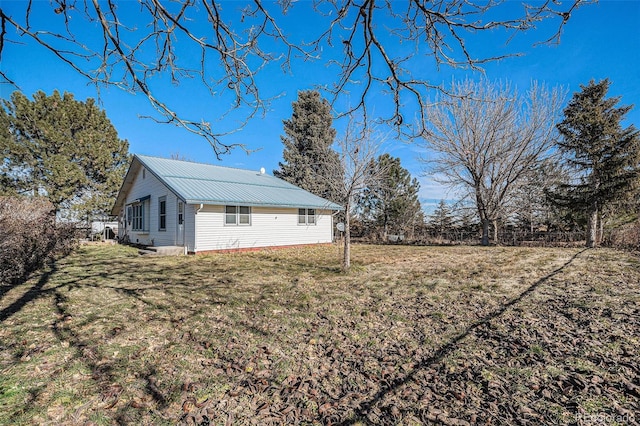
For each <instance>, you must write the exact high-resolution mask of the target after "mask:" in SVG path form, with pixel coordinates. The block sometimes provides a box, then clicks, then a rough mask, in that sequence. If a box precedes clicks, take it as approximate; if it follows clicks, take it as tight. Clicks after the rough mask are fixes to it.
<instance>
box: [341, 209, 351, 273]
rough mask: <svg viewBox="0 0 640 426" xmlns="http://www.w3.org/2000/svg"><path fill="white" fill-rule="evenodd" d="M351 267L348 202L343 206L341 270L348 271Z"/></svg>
mask: <svg viewBox="0 0 640 426" xmlns="http://www.w3.org/2000/svg"><path fill="white" fill-rule="evenodd" d="M350 267H351V225H350V221H349V203H347V205H346V206H345V215H344V253H343V257H342V270H343V271H348V270H349V268H350Z"/></svg>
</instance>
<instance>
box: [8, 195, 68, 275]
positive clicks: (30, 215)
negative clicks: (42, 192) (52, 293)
mask: <svg viewBox="0 0 640 426" xmlns="http://www.w3.org/2000/svg"><path fill="white" fill-rule="evenodd" d="M76 241H77V238H76V229H75V227H74V226H73V225H72V224H60V223H56V220H55V211H54V209H53V204H51V203H50V202H49V201H47V200H45V199H43V198H21V197H0V285H12V284H16V283H18V282H20V281H21V280H23V279H25V278H26V277H27V276H28V275H29V274H30V273H31V272H33V271H35V270H37V269H39V268H41V267H42V266H44V265H45V264H46V262H48V261H50V260H52V259H53V258H54V256H56V255H57V254H62V255H64V254H68V253H69V252H70V251H71V250H72V249H73V247H74V245H75V243H76Z"/></svg>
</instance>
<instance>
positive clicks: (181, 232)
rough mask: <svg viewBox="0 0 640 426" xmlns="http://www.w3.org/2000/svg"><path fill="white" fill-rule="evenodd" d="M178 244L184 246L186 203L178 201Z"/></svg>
mask: <svg viewBox="0 0 640 426" xmlns="http://www.w3.org/2000/svg"><path fill="white" fill-rule="evenodd" d="M177 224H178V225H177V226H178V229H177V232H176V244H177V245H179V246H184V203H183V202H182V201H178V220H177Z"/></svg>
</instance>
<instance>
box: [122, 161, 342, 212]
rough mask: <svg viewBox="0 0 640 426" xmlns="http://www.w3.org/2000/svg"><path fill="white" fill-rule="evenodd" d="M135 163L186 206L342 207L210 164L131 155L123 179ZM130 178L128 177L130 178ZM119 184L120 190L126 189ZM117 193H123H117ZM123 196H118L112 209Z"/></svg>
mask: <svg viewBox="0 0 640 426" xmlns="http://www.w3.org/2000/svg"><path fill="white" fill-rule="evenodd" d="M136 161H139V162H140V163H141V164H142V165H143V166H144V167H145V168H146V169H147V170H148V171H149V172H151V173H153V175H155V176H156V177H157V178H158V179H159V180H160V181H162V182H163V183H164V184H165V185H166V186H167V187H168V188H169V189H171V190H172V191H173V192H174V193H176V194H177V195H178V196H179V197H180V198H182V199H184V201H185V202H186V203H187V204H201V203H202V204H225V205H244V206H269V207H298V208H316V209H328V210H342V209H343V207H342V206H340V205H338V204H335V203H332V202H331V201H328V200H325V199H324V198H321V197H318V196H317V195H314V194H312V193H310V192H308V191H305V190H303V189H301V188H298V187H297V186H295V185H292V184H290V183H288V182H285V181H284V180H282V179H278V178H276V177H274V176H270V175H268V174H266V173H265V174H261V173H260V172H259V171H257V170H243V169H236V168H230V167H221V166H214V165H211V164H202V163H193V162H189V161H179V160H170V159H167V158H158V157H148V156H146V155H135V156H134V159H133V161H132V164H131V168H130V170H129V172H128V173H127V176H126V177H125V184H126V182H127V180H132V179H133V177H134V176H135V174H134V173H131V172H132V169H133V168H134V167H135V168H136V169H137V167H136V166H137V165H136V164H135V163H136ZM130 175H131V176H130ZM125 184H123V188H122V189H123V190H124V189H125V188H127V187H128V186H127V185H125ZM121 192H123V191H122V190H121ZM122 195H123V194H119V196H118V200H117V201H116V205H115V206H114V210H116V209H117V207H118V205H119V202H124V200H122V199H121V196H122Z"/></svg>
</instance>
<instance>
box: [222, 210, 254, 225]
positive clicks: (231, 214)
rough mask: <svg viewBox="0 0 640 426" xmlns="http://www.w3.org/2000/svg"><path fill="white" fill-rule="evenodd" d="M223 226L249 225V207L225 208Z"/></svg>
mask: <svg viewBox="0 0 640 426" xmlns="http://www.w3.org/2000/svg"><path fill="white" fill-rule="evenodd" d="M224 224H225V225H243V226H248V225H251V207H247V206H225V207H224Z"/></svg>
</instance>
